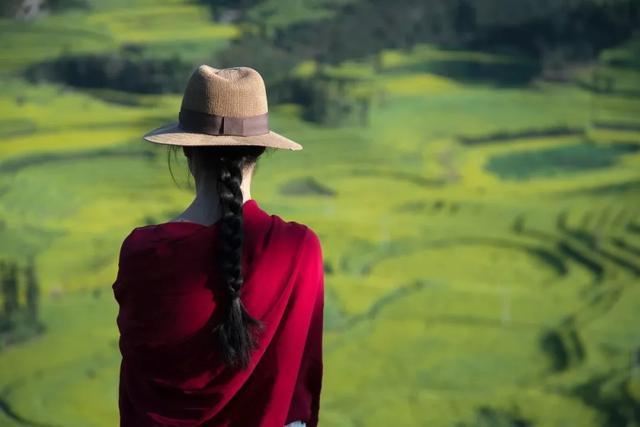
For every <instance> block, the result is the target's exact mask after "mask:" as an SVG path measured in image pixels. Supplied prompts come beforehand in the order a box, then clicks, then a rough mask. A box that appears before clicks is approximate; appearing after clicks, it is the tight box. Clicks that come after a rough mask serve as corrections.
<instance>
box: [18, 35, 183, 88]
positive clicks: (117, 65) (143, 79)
mask: <svg viewBox="0 0 640 427" xmlns="http://www.w3.org/2000/svg"><path fill="white" fill-rule="evenodd" d="M193 68H194V64H191V63H189V62H186V61H184V60H182V58H181V57H180V56H178V55H174V56H172V57H164V58H162V57H155V56H148V55H147V54H145V51H144V49H143V48H142V47H140V46H137V45H128V46H124V47H123V48H122V49H121V50H119V51H118V52H115V53H104V54H85V55H75V56H61V57H59V58H57V59H55V60H52V61H49V62H46V63H41V64H37V65H35V66H33V67H31V68H29V69H27V70H26V76H27V78H29V79H30V80H31V81H34V82H38V81H58V82H62V83H65V84H68V85H71V86H77V87H83V88H107V89H115V90H121V91H127V92H135V93H167V92H173V93H178V92H181V91H182V90H184V86H185V84H186V79H185V76H188V75H189V74H190V73H191V71H193Z"/></svg>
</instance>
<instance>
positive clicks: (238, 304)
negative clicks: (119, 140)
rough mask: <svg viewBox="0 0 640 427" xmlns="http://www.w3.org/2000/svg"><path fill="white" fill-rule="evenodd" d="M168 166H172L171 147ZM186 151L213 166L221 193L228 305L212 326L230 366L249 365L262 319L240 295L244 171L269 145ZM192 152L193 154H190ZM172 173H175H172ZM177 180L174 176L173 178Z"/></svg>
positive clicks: (221, 253) (222, 262)
mask: <svg viewBox="0 0 640 427" xmlns="http://www.w3.org/2000/svg"><path fill="white" fill-rule="evenodd" d="M172 149H173V150H175V147H172V146H170V150H169V170H171V161H170V158H171V157H170V156H171V150H172ZM184 150H185V155H186V154H187V152H189V153H194V154H195V153H197V154H196V156H197V157H198V164H199V167H203V168H205V169H206V170H214V171H215V172H216V176H217V188H218V193H219V197H220V207H221V210H222V217H221V218H220V224H219V237H220V239H219V242H220V244H219V248H218V254H217V261H218V265H219V267H220V274H221V279H222V290H223V291H224V292H223V294H224V296H225V297H226V300H227V301H226V306H225V310H224V313H223V314H222V317H221V320H220V323H219V324H218V325H216V326H215V328H214V329H213V330H212V333H213V335H214V336H215V339H216V341H217V343H218V345H219V348H220V352H221V355H222V359H223V361H224V362H225V364H227V365H228V366H231V367H238V366H240V367H242V368H246V367H247V365H248V363H249V360H250V357H251V352H252V350H253V349H255V347H256V345H257V341H256V339H255V336H254V329H258V330H261V329H262V328H263V324H262V322H260V321H259V320H258V319H255V318H254V317H252V316H251V315H250V314H249V313H248V312H247V309H246V308H245V306H244V304H243V303H242V300H241V299H240V291H241V289H242V285H243V283H244V277H243V272H242V244H243V240H244V225H243V218H242V205H243V198H242V191H241V190H240V185H241V183H242V172H243V170H244V168H245V167H247V166H249V165H251V164H255V163H257V160H258V158H259V157H260V155H262V154H263V153H264V152H265V150H266V147H262V146H248V145H243V146H233V147H230V146H207V147H204V146H199V147H188V148H186V147H185V148H184ZM190 155H191V154H190ZM171 175H172V177H173V173H172V174H171ZM174 181H175V178H174Z"/></svg>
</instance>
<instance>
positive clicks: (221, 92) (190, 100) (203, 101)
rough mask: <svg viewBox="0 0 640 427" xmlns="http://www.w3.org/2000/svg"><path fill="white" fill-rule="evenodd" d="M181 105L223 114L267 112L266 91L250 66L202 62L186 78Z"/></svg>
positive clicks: (237, 114)
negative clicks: (212, 64)
mask: <svg viewBox="0 0 640 427" xmlns="http://www.w3.org/2000/svg"><path fill="white" fill-rule="evenodd" d="M182 108H183V109H187V110H191V111H196V112H200V113H206V114H215V115H218V116H225V117H251V116H258V115H261V114H265V113H267V112H268V103H267V91H266V88H265V84H264V80H263V79H262V76H261V75H260V73H258V72H257V71H256V70H254V69H253V68H250V67H232V68H222V69H218V68H213V67H210V66H208V65H201V66H199V67H198V68H197V69H196V70H194V72H193V73H192V74H191V77H190V78H189V81H188V83H187V87H186V89H185V92H184V96H183V98H182Z"/></svg>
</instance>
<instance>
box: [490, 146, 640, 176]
mask: <svg viewBox="0 0 640 427" xmlns="http://www.w3.org/2000/svg"><path fill="white" fill-rule="evenodd" d="M638 151H640V144H635V143H634V144H632V143H628V144H624V143H616V144H607V145H603V144H594V143H592V142H588V141H581V142H578V143H574V144H572V145H563V146H560V147H553V148H548V149H545V150H526V151H514V152H511V153H506V154H502V155H497V156H494V157H492V158H490V159H489V161H488V162H487V169H488V170H490V171H491V172H494V173H496V174H498V175H499V176H500V178H502V179H516V180H525V179H530V178H534V177H538V176H551V175H557V174H562V173H567V172H576V171H584V170H589V169H601V168H606V167H611V166H613V165H615V164H616V162H617V160H618V158H619V157H620V156H622V155H625V154H629V153H635V152H638Z"/></svg>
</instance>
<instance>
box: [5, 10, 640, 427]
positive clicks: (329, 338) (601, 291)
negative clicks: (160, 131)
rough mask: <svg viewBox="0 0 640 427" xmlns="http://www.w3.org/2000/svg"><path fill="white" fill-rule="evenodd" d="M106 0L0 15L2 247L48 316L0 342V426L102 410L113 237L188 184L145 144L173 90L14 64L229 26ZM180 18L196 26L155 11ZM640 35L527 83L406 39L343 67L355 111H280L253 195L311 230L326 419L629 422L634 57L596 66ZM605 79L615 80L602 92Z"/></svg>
mask: <svg viewBox="0 0 640 427" xmlns="http://www.w3.org/2000/svg"><path fill="white" fill-rule="evenodd" d="M108 4H109V6H108V7H107V5H106V3H104V4H103V3H96V4H95V7H94V9H92V11H91V13H87V12H69V13H66V14H62V15H55V16H49V17H46V18H43V19H41V20H40V21H38V22H37V23H36V24H34V25H28V26H27V25H25V24H19V25H18V24H16V23H13V22H8V21H7V22H5V21H2V22H0V31H1V33H2V42H1V43H2V45H1V46H2V48H1V49H0V58H2V60H0V64H1V65H0V69H1V70H2V79H1V81H0V88H1V89H2V90H0V112H2V119H1V120H0V137H1V140H0V257H1V258H3V259H16V260H19V261H20V262H22V260H24V259H26V257H27V256H28V255H31V254H33V255H35V256H36V265H37V272H38V279H39V281H40V285H41V292H42V301H41V311H40V315H41V319H42V321H43V323H44V324H45V326H46V330H45V332H44V333H43V334H41V335H40V336H37V337H35V338H33V339H31V340H29V341H27V342H21V343H18V344H15V345H10V346H7V347H5V348H3V349H2V350H0V425H2V426H33V425H42V426H65V427H66V426H113V425H115V424H116V420H117V378H118V377H117V374H118V369H119V363H120V357H119V353H118V350H117V330H116V325H115V316H116V311H117V308H116V306H115V301H114V300H113V296H112V293H111V288H110V286H111V284H112V283H113V279H114V278H115V274H116V265H117V264H116V263H117V253H118V250H119V246H120V243H121V242H122V239H123V238H124V237H125V236H126V235H127V234H128V233H129V231H130V230H131V229H132V228H133V227H137V226H139V225H142V224H147V223H157V222H163V221H166V220H168V219H169V218H170V217H171V216H173V215H174V214H175V213H176V212H178V211H181V210H182V209H183V208H184V206H185V205H187V204H188V203H189V202H190V200H191V193H190V191H191V190H190V189H189V185H188V182H187V179H186V177H187V175H186V173H187V170H186V165H185V164H184V162H183V161H182V160H181V159H172V168H173V171H174V173H175V175H176V179H177V181H178V184H179V186H176V184H175V183H174V182H173V181H172V179H171V175H170V173H169V170H168V168H167V155H166V153H165V150H164V149H162V148H160V147H155V146H151V144H148V143H146V142H144V141H142V139H141V138H140V135H141V134H142V133H143V132H144V131H146V130H148V129H149V128H151V127H153V126H156V125H158V124H160V123H163V122H165V121H167V120H172V119H173V118H174V117H175V114H176V111H177V108H178V106H179V101H180V97H179V96H177V95H132V94H122V93H105V92H100V91H97V92H96V91H78V90H72V89H69V88H66V87H62V86H58V85H53V84H31V83H29V82H28V81H26V80H24V79H23V78H22V77H21V75H20V72H21V70H23V69H24V68H25V67H28V66H30V65H32V64H35V63H37V61H41V60H43V59H47V58H51V57H54V56H55V55H57V54H58V53H59V52H60V51H61V50H64V49H72V50H74V51H75V50H77V51H93V50H96V49H99V50H104V51H107V50H110V49H114V48H117V47H118V46H120V45H122V44H123V43H130V42H142V43H145V44H147V45H149V46H152V47H157V48H158V49H160V50H163V49H174V50H176V51H183V50H184V51H185V52H188V53H187V54H188V55H190V58H198V57H199V55H202V56H204V55H206V54H208V53H209V52H210V51H212V50H215V49H218V48H220V47H222V46H224V45H225V43H227V42H228V40H229V38H230V37H233V36H234V34H236V31H237V30H236V29H235V28H233V27H232V26H223V25H218V24H212V23H210V19H209V17H208V11H207V10H206V9H204V8H201V7H199V6H195V5H193V4H185V3H183V2H178V1H171V2H166V1H165V2H154V1H151V0H147V1H137V2H136V7H135V8H129V7H127V6H126V5H127V4H128V3H127V2H122V4H121V5H120V6H119V5H118V4H117V2H108ZM178 15H179V16H180V17H184V19H183V18H181V19H179V20H177V19H176V20H175V22H182V23H185V22H188V23H189V25H186V24H185V25H183V24H179V25H181V27H180V28H177V27H175V26H172V25H169V24H172V23H173V22H174V20H173V17H174V16H178ZM140 22H145V23H147V25H145V26H142V27H141V26H140V25H138V24H139V23H140ZM168 23H169V24H168ZM80 34H82V35H83V36H82V37H77V36H78V35H80ZM176 34H180V37H177V36H176ZM205 43H206V45H207V47H206V48H204V47H203V44H205ZM189 46H190V47H192V48H193V49H192V50H190V49H189V48H188V47H189ZM637 46H638V43H637V42H636V43H629V44H627V45H625V46H621V47H619V48H617V49H614V50H611V51H609V52H605V54H604V55H603V59H602V65H601V66H599V67H597V68H596V69H585V70H584V71H583V72H582V74H581V75H580V76H579V77H578V78H577V80H576V81H570V82H565V83H549V82H544V81H536V82H534V83H533V84H531V85H522V84H519V83H517V82H510V84H506V85H505V84H499V83H500V82H499V81H498V82H497V81H492V80H491V79H488V78H487V75H483V74H482V73H480V74H481V75H475V76H474V75H471V76H466V77H465V78H462V77H463V76H458V75H456V74H455V73H454V72H451V74H449V75H448V74H447V73H444V72H443V71H442V70H458V69H460V68H463V69H464V67H463V66H460V67H458V66H457V65H456V64H458V63H465V64H467V63H472V64H474V63H475V64H484V65H483V66H484V67H489V69H491V70H496V69H502V68H500V67H507V68H505V70H506V71H505V72H507V71H508V70H509V69H510V68H508V67H510V66H516V67H520V68H521V67H522V64H520V65H518V64H519V63H518V62H517V61H515V60H514V59H511V58H508V57H500V56H492V55H486V54H478V53H475V52H459V51H456V52H446V51H440V50H438V49H435V48H433V47H431V46H417V47H416V48H415V49H414V50H413V51H412V52H400V51H388V52H385V53H384V55H382V58H383V60H382V65H381V66H380V68H379V71H378V72H375V71H374V68H373V66H372V64H368V63H355V62H354V63H348V64H347V63H345V64H342V65H341V66H339V67H336V69H335V70H334V71H335V72H336V73H345V74H346V75H349V74H353V73H356V74H358V75H361V76H369V77H370V83H369V87H368V90H371V91H373V92H375V93H376V96H375V98H374V99H375V102H374V104H373V105H372V108H371V110H370V111H369V116H368V124H367V125H362V126H343V127H336V128H331V127H322V126H318V125H315V124H312V123H309V122H306V121H304V120H302V119H301V117H300V110H299V107H297V106H294V105H279V106H273V107H272V108H271V113H272V116H271V117H272V127H273V128H274V129H275V130H276V131H280V132H282V133H285V134H287V135H290V136H291V137H292V138H294V139H296V140H298V141H300V142H301V143H302V144H303V145H304V147H305V148H304V150H302V151H300V152H296V153H293V152H270V153H268V154H267V155H266V156H265V157H264V158H263V159H262V160H261V163H260V164H259V167H258V170H257V174H256V177H255V180H254V183H253V188H252V196H253V197H254V198H255V199H256V200H258V201H259V202H260V204H261V206H263V207H264V208H265V209H266V210H268V211H270V212H272V213H276V214H279V215H281V216H282V217H284V218H287V219H292V220H296V221H300V222H303V223H306V224H309V225H310V226H311V227H312V228H314V230H316V231H317V232H318V234H319V236H320V238H321V240H322V242H323V248H324V253H325V260H326V266H325V269H326V284H327V303H326V313H325V316H326V331H325V379H324V385H323V395H322V413H321V423H322V425H325V426H346V427H351V426H353V427H359V426H367V427H368V426H388V425H395V426H405V425H406V426H411V425H425V426H427V425H428V426H457V427H463V426H464V427H467V426H554V427H555V426H557V427H560V426H584V427H589V426H603V425H604V426H632V425H638V420H640V414H639V409H638V408H639V407H640V332H639V331H638V328H637V327H636V326H635V325H636V324H637V323H638V321H639V320H640V315H639V314H638V306H639V304H640V288H639V287H638V284H639V280H638V278H639V276H640V203H639V200H640V199H639V195H640V172H639V171H640V152H639V151H638V149H639V147H640V121H639V120H638V117H640V114H639V113H640V97H639V96H638V94H637V93H635V92H634V90H635V88H637V87H638V85H637V82H639V81H640V69H637V68H633V67H627V68H615V67H612V66H610V65H606V64H607V62H606V60H607V55H609V56H615V57H620V56H622V57H631V56H633V55H635V53H634V52H636V49H637ZM625 55H626V56H625ZM487 64H489V65H487ZM510 64H511V65H510ZM513 64H516V65H513ZM479 67H480V66H479ZM491 67H494V68H491ZM495 67H498V68H495ZM520 68H518V70H520ZM479 69H484V68H482V67H480V68H479ZM300 72H301V73H302V72H304V67H301V69H300ZM596 72H597V73H600V75H604V76H607V77H608V78H609V81H610V82H612V83H611V84H612V85H613V86H611V87H608V88H607V89H606V90H599V89H597V88H594V87H592V85H591V83H592V82H593V79H592V77H593V74H594V73H596ZM507 74H508V73H507ZM493 75H494V74H493V73H492V72H491V73H488V76H489V77H491V76H493ZM498 75H502V74H498ZM634 423H635V424H634Z"/></svg>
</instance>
